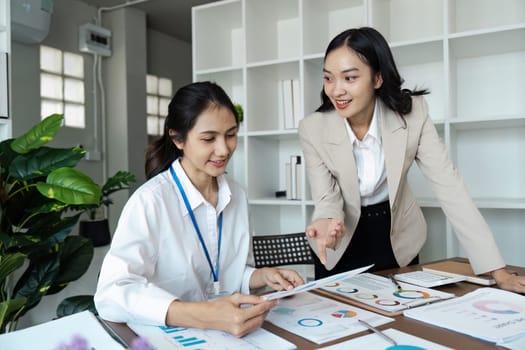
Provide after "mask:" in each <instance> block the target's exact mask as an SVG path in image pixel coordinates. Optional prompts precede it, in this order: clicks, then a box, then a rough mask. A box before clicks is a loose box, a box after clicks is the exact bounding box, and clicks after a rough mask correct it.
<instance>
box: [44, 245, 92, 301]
mask: <svg viewBox="0 0 525 350" xmlns="http://www.w3.org/2000/svg"><path fill="white" fill-rule="evenodd" d="M59 258H60V271H59V273H58V275H57V276H56V278H55V280H54V281H53V286H54V287H55V286H57V287H60V285H62V284H67V283H69V282H71V281H75V280H77V279H79V278H80V277H81V276H82V275H83V274H84V273H85V272H86V271H87V269H88V268H89V265H90V264H91V260H92V259H93V243H92V242H91V240H89V239H87V238H84V237H81V236H69V237H67V238H66V239H65V241H64V245H63V247H62V248H61V249H60V252H59ZM53 292H54V291H53Z"/></svg>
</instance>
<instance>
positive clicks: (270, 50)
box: [245, 0, 300, 63]
mask: <svg viewBox="0 0 525 350" xmlns="http://www.w3.org/2000/svg"><path fill="white" fill-rule="evenodd" d="M245 3H246V21H245V23H246V57H247V63H253V62H260V61H270V60H280V59H286V58H290V57H299V56H300V36H299V32H300V30H299V29H300V25H299V23H300V22H299V2H298V1H297V0H265V1H258V0H246V1H245ZM276 9H279V10H276Z"/></svg>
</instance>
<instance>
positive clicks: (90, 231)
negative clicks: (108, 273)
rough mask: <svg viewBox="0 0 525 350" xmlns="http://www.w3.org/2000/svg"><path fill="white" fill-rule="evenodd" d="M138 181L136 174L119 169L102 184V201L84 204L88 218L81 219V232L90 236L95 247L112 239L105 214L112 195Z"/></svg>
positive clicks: (82, 234) (84, 235) (111, 201)
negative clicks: (104, 209) (104, 210)
mask: <svg viewBox="0 0 525 350" xmlns="http://www.w3.org/2000/svg"><path fill="white" fill-rule="evenodd" d="M135 181H137V180H136V178H135V175H133V174H131V173H130V172H128V171H117V173H116V174H115V175H113V176H111V177H110V178H108V179H107V181H106V183H105V184H104V185H103V186H102V193H101V196H100V201H99V202H98V203H96V204H88V205H85V206H83V211H84V212H85V213H86V216H87V217H88V220H84V219H81V220H80V223H79V234H80V235H81V236H83V237H86V238H89V239H90V240H91V241H92V242H93V245H94V246H95V247H100V246H104V245H106V244H109V242H110V241H111V234H110V231H109V223H108V219H107V218H106V217H104V215H103V210H102V209H103V207H104V206H105V207H106V208H108V207H109V206H110V205H111V204H113V200H112V199H111V198H110V195H111V194H113V193H115V192H117V191H120V190H125V189H128V188H129V184H130V183H131V182H135Z"/></svg>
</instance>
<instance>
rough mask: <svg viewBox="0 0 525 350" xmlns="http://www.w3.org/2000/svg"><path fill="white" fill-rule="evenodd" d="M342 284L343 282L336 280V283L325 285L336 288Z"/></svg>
mask: <svg viewBox="0 0 525 350" xmlns="http://www.w3.org/2000/svg"><path fill="white" fill-rule="evenodd" d="M340 285H341V283H339V282H334V283H330V284H327V285H325V287H330V288H335V287H339V286H340Z"/></svg>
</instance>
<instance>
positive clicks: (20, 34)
mask: <svg viewBox="0 0 525 350" xmlns="http://www.w3.org/2000/svg"><path fill="white" fill-rule="evenodd" d="M52 13H53V0H12V1H11V36H12V38H13V40H16V41H19V42H22V43H25V44H35V43H39V42H41V41H42V40H44V38H45V37H46V36H47V34H48V33H49V25H50V24H51V14H52Z"/></svg>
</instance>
